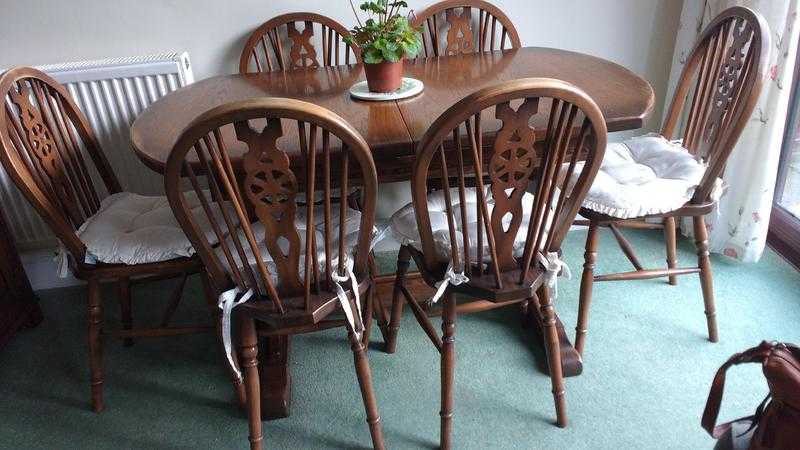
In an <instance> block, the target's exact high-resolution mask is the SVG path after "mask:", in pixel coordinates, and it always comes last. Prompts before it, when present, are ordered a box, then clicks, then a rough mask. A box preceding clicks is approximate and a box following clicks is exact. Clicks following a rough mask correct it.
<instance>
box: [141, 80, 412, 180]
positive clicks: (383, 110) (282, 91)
mask: <svg viewBox="0 0 800 450" xmlns="http://www.w3.org/2000/svg"><path fill="white" fill-rule="evenodd" d="M363 79H364V75H363V69H362V68H361V66H360V65H356V66H338V67H324V68H319V69H306V70H296V71H293V72H291V73H283V72H274V73H261V74H248V75H227V76H222V77H214V78H208V79H206V80H202V81H198V82H196V83H194V84H191V85H189V86H186V87H184V88H182V89H179V90H177V91H175V92H173V93H170V94H168V95H166V96H165V97H163V98H161V99H160V100H158V101H156V102H155V103H153V104H152V105H151V106H150V107H149V108H147V109H146V110H145V111H144V112H143V113H142V114H141V115H140V116H139V117H138V118H137V119H136V121H135V122H134V123H133V126H132V127H131V142H132V144H133V147H134V150H135V151H136V153H137V155H138V156H139V157H140V158H141V159H142V161H143V162H144V163H145V164H147V165H148V166H149V167H150V168H152V169H153V170H155V171H157V172H160V173H163V172H164V168H165V166H166V161H167V157H168V156H169V152H170V150H172V147H173V146H174V145H175V143H176V141H177V139H178V135H179V134H180V133H181V132H182V131H183V130H184V129H185V128H186V127H187V126H188V125H189V123H190V122H191V121H192V120H193V119H194V118H195V117H196V116H197V115H198V114H199V113H201V112H204V111H207V110H210V109H212V108H215V107H217V106H220V105H222V104H224V103H228V102H234V101H239V100H249V99H254V98H260V97H283V98H292V99H298V100H304V101H307V102H311V103H314V104H315V105H318V106H321V107H323V108H325V109H328V110H330V111H332V112H334V113H336V114H337V115H339V116H340V117H342V118H343V119H344V120H345V121H347V122H348V123H350V124H352V126H353V127H354V128H355V129H356V131H358V133H359V134H360V135H361V136H363V137H364V139H366V141H367V143H368V144H369V145H370V147H372V148H373V149H400V150H405V151H408V150H409V143H410V138H409V136H408V131H407V130H406V127H405V123H404V122H403V118H402V117H401V115H400V112H399V111H398V109H397V106H396V105H395V104H394V103H393V102H389V103H385V102H384V103H381V102H370V103H368V102H361V101H357V100H354V99H352V98H351V97H350V94H349V89H350V86H352V85H353V84H355V83H356V82H358V81H360V80H363ZM222 132H223V135H224V136H225V137H226V138H227V139H226V141H230V142H231V144H232V146H231V148H230V149H229V150H230V155H231V158H233V159H239V158H241V155H243V154H244V152H245V151H246V146H245V145H244V144H243V143H241V142H239V141H238V140H237V139H235V137H234V132H233V127H232V126H228V127H223V129H222ZM285 135H286V137H285V140H286V141H285V142H286V144H285V148H286V149H287V151H288V152H290V153H292V152H294V153H297V152H299V149H300V142H299V140H298V138H297V136H298V133H297V129H296V128H293V129H292V128H289V127H288V126H287V129H286V130H285Z"/></svg>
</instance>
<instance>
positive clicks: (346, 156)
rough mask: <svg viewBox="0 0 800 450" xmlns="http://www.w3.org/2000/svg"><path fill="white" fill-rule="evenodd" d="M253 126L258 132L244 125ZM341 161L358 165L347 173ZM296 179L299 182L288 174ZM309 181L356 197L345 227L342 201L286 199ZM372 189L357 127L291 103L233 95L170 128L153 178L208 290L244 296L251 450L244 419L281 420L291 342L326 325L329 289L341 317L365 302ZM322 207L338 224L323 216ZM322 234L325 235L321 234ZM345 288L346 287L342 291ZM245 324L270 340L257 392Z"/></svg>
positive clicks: (370, 166)
mask: <svg viewBox="0 0 800 450" xmlns="http://www.w3.org/2000/svg"><path fill="white" fill-rule="evenodd" d="M258 121H261V122H263V123H264V126H256V123H257V122H258ZM288 124H293V126H292V127H289V126H288ZM231 125H233V129H234V130H235V135H234V136H230V137H228V138H227V139H226V136H225V134H224V133H223V132H222V128H223V127H228V128H230V126H231ZM284 125H287V126H284ZM290 129H291V130H293V131H294V134H293V135H292V137H294V136H296V137H297V142H298V143H299V152H295V153H296V155H295V158H294V161H293V159H292V158H291V157H290V155H289V151H291V150H292V149H294V147H293V146H292V142H291V141H289V139H284V138H286V137H288V136H287V134H286V133H287V131H289V130H290ZM287 141H289V142H287ZM332 143H338V144H337V145H336V146H337V147H338V148H339V149H341V150H340V152H339V153H340V158H339V164H338V165H337V166H336V167H334V166H333V165H332V164H330V161H329V158H328V157H329V155H330V149H331V146H332ZM237 144H244V145H245V146H246V148H247V152H246V153H245V155H244V156H243V157H241V158H239V159H241V161H242V162H241V164H240V167H239V168H237V167H236V165H235V164H233V163H232V162H231V160H232V159H234V156H233V155H231V151H232V149H234V148H236V147H237ZM189 155H194V156H195V157H194V160H196V161H197V162H198V163H199V165H200V168H202V170H203V171H202V172H197V171H196V170H195V169H194V168H193V165H192V164H191V162H190V161H189V158H188V156H189ZM351 166H352V167H353V168H358V170H357V171H356V170H351ZM303 172H305V177H303V178H301V177H299V176H297V175H298V174H300V173H303ZM351 173H358V176H359V179H358V182H355V180H353V182H352V183H351V182H350V181H351V180H349V179H348V178H349V176H350V175H349V174H351ZM318 175H319V177H320V178H321V179H323V180H325V187H324V190H325V191H326V192H327V193H329V192H330V186H331V184H333V185H335V186H337V187H340V188H341V190H342V191H343V192H347V191H348V186H351V187H353V188H357V189H358V190H359V192H360V202H359V206H360V219H359V223H358V227H357V228H356V226H355V225H348V224H347V217H348V210H347V208H348V204H347V201H346V199H345V198H338V199H337V198H335V197H333V196H331V195H324V196H323V198H322V199H321V200H320V201H319V203H320V204H317V203H315V202H313V201H309V202H305V203H304V204H302V205H301V204H298V202H296V201H295V199H296V198H297V196H298V194H301V193H303V192H306V193H313V192H317V191H318V189H317V186H318V185H317V177H318ZM187 176H188V178H189V181H190V183H191V185H192V188H193V192H189V193H193V194H194V195H195V196H196V198H198V199H199V202H200V204H201V206H202V208H201V210H202V211H201V212H196V211H194V210H193V208H192V206H191V205H189V204H188V203H187V197H186V196H187V192H184V190H183V189H182V186H181V184H182V181H183V179H184V178H185V177H187ZM200 177H203V179H202V180H201V179H200ZM331 180H333V183H331ZM377 184H378V181H377V176H376V174H375V165H374V162H373V160H372V153H371V151H370V149H369V147H368V145H367V143H366V141H365V140H364V139H363V138H362V137H361V136H360V135H359V134H358V132H357V131H356V130H355V129H354V128H353V127H352V126H351V125H350V124H349V123H347V122H346V121H344V120H343V119H342V118H341V117H340V116H337V115H336V114H334V113H332V112H331V111H329V110H326V109H324V108H322V107H320V106H318V105H314V104H312V103H308V102H304V101H299V100H294V99H286V98H258V99H250V100H242V101H238V102H229V103H225V104H223V105H221V106H219V107H216V108H214V109H212V110H210V111H207V112H204V113H202V114H200V115H198V117H197V119H196V120H194V121H192V125H191V126H189V127H188V128H187V129H186V130H185V131H184V132H183V133H181V137H180V138H179V139H178V140H177V143H176V144H175V147H174V149H173V150H172V152H171V153H170V157H169V160H168V161H167V171H166V174H165V187H166V191H167V198H168V199H169V203H170V206H171V207H172V210H173V212H174V213H175V217H176V219H177V220H178V223H179V224H180V225H181V228H182V229H183V230H184V232H185V233H186V235H187V237H188V238H189V240H190V241H191V242H192V245H193V247H194V249H195V251H196V252H197V255H198V256H199V257H200V259H201V260H202V262H203V265H204V266H205V270H206V272H207V273H208V275H209V279H210V284H211V286H212V289H214V292H215V295H218V296H219V295H222V294H223V293H225V292H228V291H230V290H231V289H237V290H238V292H248V291H249V292H251V293H254V295H253V298H252V299H251V300H250V301H249V302H248V303H246V304H244V305H242V306H240V307H239V308H238V309H237V312H238V314H239V315H240V316H242V317H244V319H243V320H244V326H243V327H242V328H243V329H244V330H245V331H249V335H245V336H243V340H244V341H248V342H249V343H250V344H249V345H247V346H246V349H245V352H244V353H245V355H244V358H243V359H244V364H245V367H246V369H247V370H246V374H247V375H248V376H250V377H253V378H255V379H250V380H247V382H246V386H247V391H248V392H255V391H260V392H261V395H262V399H263V403H264V404H263V405H259V404H258V402H254V401H252V400H251V401H249V402H248V406H249V408H250V413H249V417H250V421H251V448H252V449H259V448H261V444H260V438H259V435H260V433H259V431H258V428H259V427H260V424H258V423H253V422H254V421H255V422H260V420H261V417H262V416H263V415H266V416H267V417H268V418H273V417H276V416H280V415H288V409H289V403H290V400H291V381H290V380H291V376H290V373H289V367H288V361H289V360H288V356H289V355H288V352H289V340H290V338H291V335H292V334H295V333H296V332H297V331H298V330H303V331H314V329H315V328H317V329H324V328H327V323H325V322H324V319H325V318H326V317H327V316H329V315H330V314H331V313H333V312H335V311H341V309H342V306H341V304H340V302H339V298H338V291H339V290H341V289H347V290H349V291H350V293H349V296H351V297H352V298H353V303H352V305H351V306H349V308H352V310H353V311H358V312H360V311H362V308H364V307H363V306H362V305H361V303H362V302H361V301H360V299H359V296H361V297H360V298H364V299H366V301H367V302H369V301H371V300H372V298H373V297H372V296H371V294H370V293H371V291H372V271H371V270H370V268H369V267H370V266H369V262H368V261H369V254H370V251H371V247H370V241H371V239H372V236H371V232H372V230H373V227H374V224H375V206H376V202H377ZM221 202H225V203H226V204H229V205H230V206H231V207H232V210H233V211H234V212H228V208H227V207H225V206H224V204H223V203H221ZM333 202H337V203H336V204H334V203H333ZM334 208H335V210H337V212H338V213H339V216H338V217H334V216H333V215H332V214H331V211H332V210H334ZM318 209H322V210H324V212H321V214H320V215H321V216H322V217H319V221H317V220H315V213H316V212H317V210H318ZM300 213H305V227H304V229H301V228H299V227H298V226H297V221H296V220H298V219H299V214H300ZM199 217H203V218H204V220H205V221H207V222H208V223H209V224H210V225H211V228H212V230H213V233H208V232H206V231H204V230H202V229H201V227H200V226H199V225H198V223H199V222H198V218H199ZM319 225H323V228H324V229H325V230H326V232H325V234H326V235H325V236H324V237H319V238H317V235H318V234H320V233H319V231H318V227H319ZM257 226H259V227H263V228H262V229H263V234H261V235H259V234H258V233H259V232H258V229H257V228H256V227H257ZM334 227H335V229H336V231H335V234H332V233H331V230H332V229H333V228H334ZM354 228H355V230H354ZM353 235H355V237H356V240H355V241H354V242H353V244H352V245H353V248H352V249H351V248H348V247H346V242H347V241H348V240H349V239H350V236H353ZM318 240H320V241H321V240H324V241H325V243H326V244H327V243H335V244H338V245H336V247H338V248H337V249H336V251H331V245H324V246H323V247H324V248H320V247H318V245H320V246H322V244H323V243H322V242H319V243H318V242H317V241H318ZM267 256H269V257H270V258H269V259H267ZM320 258H323V259H324V260H325V261H326V263H325V273H320V272H321V270H320V268H319V264H318V261H319V259H320ZM251 260H252V261H254V263H251V262H250V261H251ZM268 260H269V261H271V262H270V263H268V262H267V261H268ZM346 260H349V261H352V265H351V266H350V265H348V267H351V268H348V267H346V264H347V262H346ZM301 264H302V265H301ZM253 266H255V267H253ZM342 278H344V280H348V283H345V282H344V281H343V280H342ZM350 282H351V283H352V288H350V289H348V288H349V287H350V284H349V283H350ZM339 283H342V284H344V285H345V287H344V288H342V287H341V285H340V284H339ZM356 300H358V304H356ZM353 316H354V317H355V319H354V321H353V322H352V323H350V322H348V323H346V328H347V331H348V336H349V339H350V344H351V350H352V351H353V357H354V364H355V368H356V375H357V378H358V382H359V386H360V387H361V394H362V396H363V401H364V408H365V410H366V413H367V423H368V424H369V428H370V434H371V436H372V439H373V446H374V448H376V449H381V448H384V443H383V434H382V431H381V425H380V416H378V412H377V403H376V400H375V396H374V394H373V392H372V381H371V380H372V375H371V373H370V370H369V365H368V362H367V357H366V353H365V349H364V344H363V342H362V340H361V331H362V330H363V329H364V328H362V326H363V325H364V323H363V322H362V319H361V318H360V316H359V315H358V314H356V313H353ZM253 319H255V320H256V322H257V323H258V326H259V327H260V328H262V329H263V330H264V331H265V332H266V333H269V334H270V337H269V338H268V339H267V342H268V345H267V346H266V347H267V348H266V351H265V352H264V353H263V355H264V356H263V357H262V359H263V360H264V362H263V363H262V368H263V370H264V376H263V379H264V380H265V381H266V382H267V384H266V386H265V389H264V390H261V389H260V386H259V382H258V378H259V377H258V370H257V369H256V367H257V363H256V361H255V360H256V355H257V350H255V349H253V348H252V347H253V346H252V341H253V336H252V335H253V334H254V333H252V330H248V328H251V327H252V325H250V321H251V320H253Z"/></svg>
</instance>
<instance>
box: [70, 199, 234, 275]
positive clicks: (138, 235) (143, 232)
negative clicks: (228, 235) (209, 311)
mask: <svg viewBox="0 0 800 450" xmlns="http://www.w3.org/2000/svg"><path fill="white" fill-rule="evenodd" d="M185 198H186V201H187V203H188V205H189V207H190V208H191V209H192V212H193V213H194V216H195V219H196V220H197V223H198V225H199V226H200V228H201V230H203V232H204V233H206V238H207V239H208V240H209V242H210V243H211V244H212V245H214V244H216V243H217V238H216V235H215V233H214V232H213V230H212V228H211V224H210V223H209V222H208V219H207V218H206V214H205V212H204V211H203V209H202V206H201V204H200V200H199V199H198V198H197V195H196V194H195V193H194V192H193V191H191V192H187V193H186V194H185ZM225 207H226V209H227V210H228V211H229V216H230V217H231V218H232V219H233V220H235V221H236V223H237V224H238V220H237V219H236V213H235V212H234V211H233V207H232V205H231V204H230V203H227V202H226V204H225ZM212 209H213V210H214V214H215V216H216V220H217V223H219V224H221V226H222V227H223V229H224V228H225V227H224V225H222V224H224V222H223V219H222V214H221V212H220V209H219V206H218V204H216V203H212ZM77 235H78V237H79V238H80V239H81V241H83V243H84V245H86V260H85V262H86V263H88V264H96V263H106V264H129V265H133V264H147V263H155V262H161V261H168V260H171V259H176V258H183V257H189V256H192V255H193V254H194V248H193V247H192V244H191V242H189V238H187V237H186V234H184V232H183V230H182V229H181V228H180V226H179V225H178V221H177V220H176V219H175V216H174V215H173V213H172V209H171V208H170V206H169V202H168V201H167V198H166V197H164V196H153V197H147V196H142V195H138V194H133V193H130V192H119V193H116V194H112V195H110V196H108V197H106V198H105V199H103V201H102V202H101V205H100V209H99V210H98V211H97V213H96V214H95V215H93V216H92V217H90V218H89V219H87V220H86V222H85V223H84V224H83V226H81V228H80V229H79V230H78V232H77Z"/></svg>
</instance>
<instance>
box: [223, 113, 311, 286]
mask: <svg viewBox="0 0 800 450" xmlns="http://www.w3.org/2000/svg"><path fill="white" fill-rule="evenodd" d="M235 128H236V137H237V138H238V139H239V140H240V141H242V142H244V143H246V144H247V147H248V152H247V154H245V156H244V170H245V173H246V177H245V180H244V191H245V195H247V197H248V198H249V200H250V202H251V204H252V205H253V208H254V209H255V213H256V216H257V217H258V220H259V221H260V222H261V223H262V224H263V225H264V228H265V233H264V244H265V245H266V247H267V250H268V251H269V253H270V255H271V256H272V259H273V260H274V262H275V266H276V268H277V271H278V276H279V278H280V281H281V284H285V285H286V287H287V288H291V289H297V290H298V291H299V290H301V289H302V283H301V281H300V275H299V273H298V271H297V268H298V267H299V261H300V234H299V233H298V231H297V228H296V227H295V224H294V221H295V220H294V219H295V214H296V212H297V204H296V203H295V197H296V195H297V192H298V185H297V178H296V177H295V175H294V173H293V172H292V171H291V169H290V165H289V156H288V155H287V154H286V153H284V152H283V151H282V150H280V149H278V147H277V140H278V138H280V137H281V136H283V128H282V127H281V121H280V119H267V126H266V127H264V130H263V131H261V132H260V133H259V132H258V131H256V130H254V129H253V128H252V127H251V126H250V124H249V123H248V122H246V121H242V122H236V124H235Z"/></svg>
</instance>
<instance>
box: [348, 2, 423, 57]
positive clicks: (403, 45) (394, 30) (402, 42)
mask: <svg viewBox="0 0 800 450" xmlns="http://www.w3.org/2000/svg"><path fill="white" fill-rule="evenodd" d="M350 6H351V7H352V8H353V14H355V16H356V20H357V21H358V25H357V26H355V27H353V29H352V30H350V33H351V36H349V37H347V38H345V41H346V42H348V43H355V44H356V45H358V46H359V47H360V48H361V58H362V59H363V60H364V63H366V64H378V63H381V62H384V61H389V62H396V61H400V60H401V59H403V56H408V57H409V58H413V57H415V56H417V53H419V51H420V49H421V48H422V41H421V40H420V35H419V33H420V30H418V29H416V28H414V27H412V26H411V24H410V23H409V22H408V18H407V17H405V16H402V15H400V10H401V8H408V4H406V2H404V1H402V0H395V1H390V0H375V1H369V2H364V3H362V4H361V6H360V7H359V9H361V11H364V12H366V13H367V14H368V18H367V19H366V20H365V21H364V22H363V23H362V22H361V19H360V18H359V17H358V12H357V11H356V8H355V5H353V0H350Z"/></svg>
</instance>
